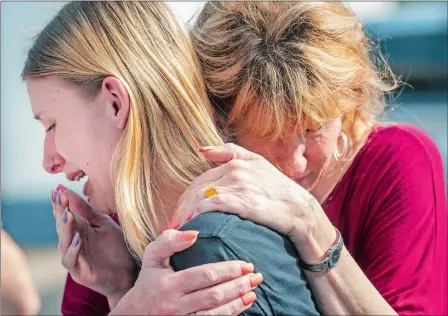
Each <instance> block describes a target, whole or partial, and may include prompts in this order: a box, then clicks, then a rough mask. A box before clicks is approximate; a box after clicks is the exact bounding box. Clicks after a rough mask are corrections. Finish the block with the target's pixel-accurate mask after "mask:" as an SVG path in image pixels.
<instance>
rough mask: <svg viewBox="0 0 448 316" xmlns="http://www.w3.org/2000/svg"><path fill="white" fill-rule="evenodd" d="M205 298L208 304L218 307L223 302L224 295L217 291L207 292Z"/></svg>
mask: <svg viewBox="0 0 448 316" xmlns="http://www.w3.org/2000/svg"><path fill="white" fill-rule="evenodd" d="M207 296H208V300H209V302H210V304H211V305H213V306H219V305H221V303H222V302H223V301H224V293H223V292H221V291H220V290H218V289H211V290H209V292H208V295H207Z"/></svg>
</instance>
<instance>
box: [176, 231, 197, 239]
mask: <svg viewBox="0 0 448 316" xmlns="http://www.w3.org/2000/svg"><path fill="white" fill-rule="evenodd" d="M198 234H199V232H198V231H197V230H187V231H185V232H182V233H181V234H180V240H182V241H190V240H193V239H195V238H196V237H198Z"/></svg>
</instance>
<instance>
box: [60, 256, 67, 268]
mask: <svg viewBox="0 0 448 316" xmlns="http://www.w3.org/2000/svg"><path fill="white" fill-rule="evenodd" d="M61 264H62V266H63V267H64V268H66V269H68V266H67V259H65V257H62V258H61Z"/></svg>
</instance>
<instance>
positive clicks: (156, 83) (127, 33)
mask: <svg viewBox="0 0 448 316" xmlns="http://www.w3.org/2000/svg"><path fill="white" fill-rule="evenodd" d="M46 76H54V77H57V78H60V79H63V80H66V81H68V82H71V83H74V84H76V85H77V86H78V87H80V88H81V89H82V90H83V91H86V92H88V93H89V94H90V95H91V96H95V95H96V94H97V93H98V92H99V90H100V88H101V85H102V81H103V80H104V78H105V77H107V76H114V77H116V78H118V79H119V80H120V81H121V82H122V83H123V84H124V85H125V86H126V88H127V90H128V93H129V97H130V113H129V118H128V121H127V125H126V128H125V130H124V133H123V135H122V138H121V140H120V142H119V144H118V147H117V150H116V152H115V155H114V161H113V163H112V165H111V167H113V168H114V170H113V172H114V174H116V186H115V199H116V208H117V211H118V215H119V220H120V223H121V225H122V228H123V232H124V235H125V238H126V241H127V243H128V246H129V247H130V249H131V251H132V252H133V254H134V255H135V256H136V257H137V258H139V259H142V258H143V253H144V249H145V247H146V246H147V244H148V243H149V241H150V240H152V239H153V238H154V237H155V236H157V235H158V234H160V233H161V227H159V226H160V225H159V218H160V216H162V215H163V214H160V210H159V212H156V210H155V203H157V201H158V199H159V198H160V197H159V196H158V192H157V188H156V187H155V184H154V182H155V180H154V179H156V178H157V179H158V180H160V179H165V181H166V183H172V184H177V188H178V189H180V190H182V189H185V188H186V187H187V186H188V185H189V183H190V182H191V181H192V180H193V179H194V178H195V177H197V176H198V175H199V174H201V173H203V172H205V171H206V170H208V169H209V168H211V167H213V165H212V164H211V163H209V162H207V161H205V160H204V158H203V157H202V156H201V155H200V154H199V153H198V150H197V149H198V148H199V147H200V146H204V145H220V144H222V140H221V137H220V135H219V133H218V131H217V129H216V127H215V125H214V121H213V113H212V112H213V110H212V107H211V106H210V104H209V103H208V98H207V95H206V93H205V87H204V84H203V80H202V77H201V75H200V71H199V64H198V60H197V57H196V55H195V52H194V48H193V45H192V42H191V38H190V37H189V33H188V30H186V29H184V26H182V25H181V24H180V23H178V21H177V20H176V17H175V16H174V15H173V14H172V13H171V11H170V10H169V9H168V7H167V6H165V4H163V3H158V2H131V1H130V2H108V1H104V2H84V1H82V2H71V3H68V4H66V5H65V6H64V7H63V8H62V9H61V10H60V11H59V13H58V14H57V15H56V16H55V17H54V19H53V20H52V21H51V22H50V23H49V24H48V25H47V26H46V27H45V28H44V29H43V31H42V32H41V33H40V35H39V36H38V37H37V39H36V41H35V42H34V44H33V46H32V48H31V49H30V51H29V53H28V58H27V60H26V63H25V67H24V70H23V73H22V77H23V78H24V79H27V78H30V77H46Z"/></svg>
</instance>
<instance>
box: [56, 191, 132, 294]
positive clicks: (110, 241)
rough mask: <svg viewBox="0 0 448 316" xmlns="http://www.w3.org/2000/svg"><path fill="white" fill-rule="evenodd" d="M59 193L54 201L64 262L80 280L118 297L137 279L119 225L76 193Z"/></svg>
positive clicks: (93, 288)
mask: <svg viewBox="0 0 448 316" xmlns="http://www.w3.org/2000/svg"><path fill="white" fill-rule="evenodd" d="M57 192H60V193H57ZM57 192H55V193H54V195H53V198H52V200H53V201H52V202H53V215H54V217H55V219H56V227H57V231H58V235H59V244H58V248H59V251H60V253H61V262H62V265H63V266H64V267H65V268H66V269H67V270H68V272H70V274H71V276H72V278H73V279H74V280H75V281H76V282H77V283H79V284H81V285H84V286H86V287H88V288H90V289H92V290H94V291H96V292H99V293H101V294H103V295H105V296H107V297H108V298H112V297H113V298H114V299H115V300H117V299H119V298H120V297H122V296H123V295H124V294H125V293H126V292H127V291H128V290H129V289H130V288H131V287H132V286H133V284H134V281H135V280H134V279H133V269H134V261H133V259H132V257H131V255H130V253H129V251H128V248H127V246H126V244H125V241H124V238H123V234H122V231H121V229H120V227H119V226H118V225H117V224H116V223H115V222H114V221H113V219H112V218H111V217H110V216H108V215H105V214H101V213H98V212H96V211H95V210H93V209H92V208H91V207H90V205H89V204H88V203H87V202H86V201H84V199H82V198H81V197H80V196H79V195H78V194H76V193H75V192H73V191H71V190H68V189H65V190H63V191H62V190H60V191H57ZM74 214H77V215H78V216H76V217H75V216H74Z"/></svg>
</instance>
